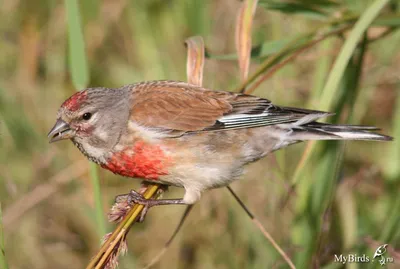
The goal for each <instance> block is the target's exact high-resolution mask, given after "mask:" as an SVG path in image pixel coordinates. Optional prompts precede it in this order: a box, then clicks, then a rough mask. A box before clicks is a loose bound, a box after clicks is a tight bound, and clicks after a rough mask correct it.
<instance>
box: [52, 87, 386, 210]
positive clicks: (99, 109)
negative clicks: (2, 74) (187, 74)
mask: <svg viewBox="0 0 400 269" xmlns="http://www.w3.org/2000/svg"><path fill="white" fill-rule="evenodd" d="M331 115H333V113H329V112H323V111H317V110H309V109H303V108H294V107H285V106H278V105H274V104H273V103H272V102H271V101H269V100H268V99H265V98H260V97H257V96H253V95H248V94H243V93H234V92H229V91H219V90H211V89H207V88H204V87H200V86H196V85H192V84H189V83H186V82H180V81H171V80H157V81H147V82H139V83H135V84H130V85H125V86H122V87H120V88H104V87H94V88H87V89H83V90H81V91H79V92H77V93H75V94H74V95H72V96H71V97H70V98H68V99H67V100H66V101H64V102H63V103H62V105H61V107H60V108H59V110H58V112H57V119H56V123H55V125H54V127H53V128H52V129H51V130H50V132H49V133H48V138H49V141H50V142H55V141H60V140H65V139H70V140H71V141H72V142H73V144H75V146H77V147H78V149H79V150H80V151H81V152H82V153H83V155H85V156H86V157H87V158H88V159H89V160H90V161H93V162H95V163H97V164H98V165H100V166H101V167H102V168H104V169H107V170H109V171H111V172H113V173H114V174H118V175H121V176H124V177H129V178H142V179H143V180H144V181H147V182H153V183H159V184H164V185H167V186H177V187H182V188H184V190H185V193H184V195H183V198H179V199H158V200H155V199H145V198H144V197H142V196H141V195H140V194H139V193H137V192H135V191H131V193H130V195H129V197H130V199H131V200H130V201H133V202H135V203H138V204H142V205H145V206H146V207H151V206H156V205H170V204H183V205H191V204H194V203H196V202H197V201H198V200H199V199H200V197H201V195H202V193H203V192H204V191H207V190H210V189H214V188H220V187H224V186H227V185H229V184H230V183H231V182H233V181H234V180H236V179H238V178H239V177H240V176H241V175H243V174H244V173H245V172H246V168H247V165H248V164H250V163H252V162H255V161H257V160H259V159H261V158H263V157H265V156H266V155H268V154H269V153H271V152H273V151H276V150H279V149H281V148H284V147H287V146H289V145H292V144H295V143H298V142H302V141H309V140H373V141H390V140H392V137H390V136H387V135H382V134H378V133H376V132H373V131H375V130H379V129H378V128H376V127H370V126H359V125H336V124H328V123H322V122H318V120H319V119H321V118H324V117H327V116H331Z"/></svg>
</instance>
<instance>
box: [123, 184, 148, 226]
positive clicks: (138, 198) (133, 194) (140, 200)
mask: <svg viewBox="0 0 400 269" xmlns="http://www.w3.org/2000/svg"><path fill="white" fill-rule="evenodd" d="M127 201H128V203H129V204H132V203H135V204H139V205H144V207H143V209H142V212H141V214H140V218H139V219H138V222H143V221H144V218H145V217H146V215H147V212H148V211H149V208H150V207H151V206H152V205H151V203H150V200H148V199H146V198H144V197H143V195H141V194H140V193H138V192H137V191H135V190H131V191H130V192H129V194H128V197H127Z"/></svg>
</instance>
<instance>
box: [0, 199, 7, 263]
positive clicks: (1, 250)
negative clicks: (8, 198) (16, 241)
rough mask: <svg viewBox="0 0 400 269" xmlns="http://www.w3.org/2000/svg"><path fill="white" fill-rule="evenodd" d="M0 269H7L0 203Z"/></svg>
mask: <svg viewBox="0 0 400 269" xmlns="http://www.w3.org/2000/svg"><path fill="white" fill-rule="evenodd" d="M0 268H3V269H8V264H7V260H6V252H5V244H4V231H3V214H2V211H1V203H0Z"/></svg>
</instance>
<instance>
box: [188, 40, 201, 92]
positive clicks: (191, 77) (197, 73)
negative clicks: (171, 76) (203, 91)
mask: <svg viewBox="0 0 400 269" xmlns="http://www.w3.org/2000/svg"><path fill="white" fill-rule="evenodd" d="M185 44H186V47H187V63H186V73H187V80H188V82H189V83H191V84H194V85H198V86H201V85H202V82H203V69H204V41H203V38H202V37H201V36H193V37H190V38H188V39H186V41H185Z"/></svg>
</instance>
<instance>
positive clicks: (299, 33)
mask: <svg viewBox="0 0 400 269" xmlns="http://www.w3.org/2000/svg"><path fill="white" fill-rule="evenodd" d="M3 2H4V1H3ZM23 2H24V1H22V2H21V3H19V2H15V4H13V3H12V1H8V2H7V1H6V2H5V3H6V4H4V5H1V6H0V13H1V14H2V15H3V16H2V17H0V33H1V34H2V37H4V38H3V40H4V42H3V43H2V50H1V51H0V89H1V90H0V148H1V151H0V200H1V204H2V209H3V218H2V219H3V223H4V232H5V233H6V234H7V236H6V239H7V241H6V242H5V245H6V247H7V262H8V263H9V265H10V267H11V268H28V267H29V268H71V267H74V268H82V267H84V266H85V265H86V264H87V262H88V261H89V259H90V257H91V256H92V254H93V253H95V251H96V250H97V249H98V247H99V237H100V235H102V234H103V233H105V226H106V225H105V222H104V220H105V211H104V209H105V208H108V207H110V206H111V204H112V203H113V198H114V196H115V195H117V194H121V193H126V192H127V191H128V190H130V189H132V188H137V187H138V186H139V180H135V179H128V178H122V177H118V176H115V175H112V174H111V173H109V172H107V171H104V170H101V169H97V168H96V167H95V166H91V168H90V169H89V171H88V175H87V176H86V175H85V176H82V177H80V178H74V179H72V180H71V181H68V183H65V184H63V185H59V186H58V187H57V191H56V194H55V195H53V196H50V197H48V198H46V199H44V200H41V201H40V202H39V203H38V204H37V205H36V206H34V207H33V208H32V209H30V210H28V211H27V212H26V213H25V214H24V215H23V216H22V217H20V218H18V219H17V220H15V221H13V222H8V219H9V216H10V215H12V213H13V212H10V211H9V210H8V209H9V208H11V206H12V205H14V203H16V202H17V201H19V199H20V198H21V197H24V196H25V195H29V194H31V193H32V190H34V189H35V187H36V186H42V185H44V186H46V184H47V183H49V182H48V179H49V178H51V177H53V176H55V175H57V174H58V173H59V172H60V171H61V170H63V169H65V168H66V167H68V166H70V165H72V164H74V163H75V162H78V161H80V160H82V159H83V158H84V157H83V156H81V154H80V153H79V151H78V150H76V148H75V147H73V145H72V144H71V143H68V142H61V143H60V144H50V145H48V144H47V139H46V134H47V131H48V130H49V129H50V128H51V126H52V124H53V123H54V120H55V117H56V111H57V109H58V107H59V105H60V104H61V103H62V102H63V101H64V100H65V99H66V98H67V97H69V96H70V95H72V94H73V93H74V92H75V90H80V89H82V88H84V87H87V86H104V87H119V86H121V85H123V84H127V83H133V82H137V81H141V80H150V79H175V80H186V72H185V63H186V62H185V58H186V50H185V47H184V41H185V40H186V39H187V38H188V37H190V36H194V35H199V34H200V35H202V36H203V38H204V40H205V45H206V48H207V53H208V56H209V57H208V59H207V61H206V63H205V70H204V85H205V86H207V87H211V88H215V89H236V90H237V89H239V84H240V76H239V69H238V66H237V57H236V56H235V46H234V28H233V27H232V25H234V23H235V18H236V12H237V9H238V7H239V5H240V3H241V2H240V1H238V2H235V3H232V1H227V0H221V1H200V0H196V1H185V0H176V1H161V0H151V1H139V2H137V1H107V2H105V1H93V0H91V1H84V2H82V1H76V0H73V1H72V0H66V1H64V2H57V3H56V2H54V1H51V3H50V1H37V2H35V3H34V4H32V3H30V2H29V3H30V4H28V2H24V3H23ZM278 2H279V3H278ZM290 2H291V3H294V2H295V3H296V5H290V3H289V4H281V1H267V0H259V6H258V8H257V11H256V13H255V21H254V25H253V46H252V48H253V49H252V62H251V68H250V72H249V78H250V79H253V80H254V81H257V80H258V79H259V78H260V76H262V75H264V74H266V73H269V72H272V71H273V70H274V68H276V67H277V65H279V64H280V63H282V61H285V60H286V59H289V58H290V57H292V56H293V55H295V54H296V53H297V52H298V51H299V50H301V49H302V48H305V47H309V49H308V50H307V51H303V52H302V53H301V54H299V55H297V57H296V58H295V59H291V61H290V62H289V63H288V64H286V65H285V66H282V67H281V68H279V70H277V71H276V72H275V73H274V74H273V75H272V76H271V77H269V78H268V79H267V80H265V81H264V82H263V83H262V84H261V85H260V86H259V87H258V88H257V89H256V90H255V91H254V92H253V94H255V95H259V96H262V97H266V98H268V99H271V100H272V101H273V102H274V103H276V104H279V105H285V106H297V107H305V108H310V109H326V110H330V111H332V112H336V114H337V115H336V116H334V117H331V118H330V119H327V120H329V121H331V122H335V123H351V124H364V125H374V126H378V127H380V128H382V133H385V134H389V135H392V136H394V137H395V141H393V142H390V143H378V142H346V143H336V142H326V143H325V142H318V143H316V144H315V146H314V147H313V151H311V152H310V155H309V158H308V161H307V162H305V163H304V164H303V165H299V162H300V160H301V158H302V156H303V154H304V151H305V149H306V144H305V143H303V144H297V145H294V146H291V147H289V148H287V149H285V150H283V151H280V152H278V153H277V160H274V159H273V158H271V157H267V158H266V159H264V160H261V161H259V162H257V163H255V164H252V165H251V166H250V167H249V173H248V174H247V175H246V178H245V179H243V180H240V181H238V182H235V183H233V186H232V187H233V189H234V190H235V191H236V192H237V193H238V195H239V196H240V197H241V198H242V199H243V200H244V201H245V203H246V204H247V205H248V207H249V208H250V209H251V210H252V211H254V213H255V215H256V216H257V217H259V218H260V220H261V222H262V223H263V225H264V226H265V227H266V229H267V230H268V231H269V232H270V233H271V234H272V236H273V237H274V239H275V240H276V241H277V242H278V243H279V245H280V246H281V247H282V248H283V249H284V250H285V251H286V252H288V254H289V255H290V256H291V258H292V259H293V260H294V261H295V262H296V265H297V267H298V268H311V267H321V268H343V267H341V266H340V265H338V264H335V263H333V254H340V253H343V254H346V253H350V252H351V253H354V252H356V253H359V254H362V253H366V254H367V255H370V256H372V255H373V251H374V250H375V249H374V246H372V245H370V243H368V242H369V241H366V240H365V239H366V238H371V239H372V240H374V241H376V242H378V243H381V244H384V243H387V244H390V246H392V247H393V248H395V249H399V248H400V245H399V243H398V242H400V234H399V232H398V227H399V225H400V214H399V213H398V212H400V208H399V207H400V199H399V195H398V191H397V190H398V189H399V187H400V169H399V168H398V163H399V162H400V155H399V151H398V148H399V137H400V96H399V85H398V79H397V77H398V75H397V73H398V70H399V68H400V64H399V61H398V60H397V59H398V57H400V53H399V51H398V45H399V44H400V35H399V31H398V30H397V29H398V27H399V25H400V24H399V22H400V9H399V8H398V4H395V3H398V1H392V2H391V4H386V5H385V2H388V1H371V0H368V1H356V0H354V1H325V0H324V1H322V0H320V1H290ZM7 3H8V4H7ZM271 3H272V4H271ZM285 3H286V2H285ZM328 3H335V4H331V5H329V4H328ZM374 25H375V26H379V27H386V26H387V27H393V29H392V30H391V32H389V34H387V35H385V36H382V37H381V36H380V35H381V33H382V31H385V30H382V28H380V29H378V28H375V27H372V26H374ZM342 27H348V29H349V30H348V31H346V32H345V33H339V32H340V31H339V32H338V31H337V30H338V29H339V30H341V29H342ZM366 29H368V31H367V33H368V35H367V36H365V33H366ZM335 31H336V32H335ZM341 31H342V32H344V30H341ZM321 37H324V40H320V41H319V42H316V43H315V44H314V43H313V42H315V40H317V39H318V38H321ZM375 38H377V39H376V40H375V41H373V42H371V40H372V39H375ZM311 45H312V46H311ZM89 74H90V76H89ZM253 74H256V75H255V76H254V77H252V75H253ZM252 83H253V82H250V81H249V80H248V81H247V82H246V85H247V84H249V86H250V87H251V86H252V85H254V84H252ZM297 167H300V168H297ZM99 178H101V179H102V180H101V184H100V182H99ZM293 182H295V183H296V184H293ZM290 185H293V186H294V191H293V192H291V193H290V195H289V197H288V201H287V203H286V205H285V206H282V201H283V200H285V198H287V196H288V188H289V186H290ZM100 187H101V192H100ZM44 190H45V189H44ZM181 195H182V190H177V189H176V188H171V191H170V192H169V193H167V194H166V195H165V196H166V197H167V198H168V197H180V196H181ZM102 198H103V199H102ZM102 201H103V204H102ZM88 208H89V210H87V209H88ZM210 208H211V210H210ZM182 210H183V208H179V207H172V206H171V207H167V208H163V209H158V208H154V209H152V210H151V211H150V213H149V215H148V218H147V219H146V221H145V222H144V223H143V224H140V225H137V226H135V229H134V230H132V231H131V233H130V234H129V238H128V244H129V253H128V257H126V258H124V259H122V260H121V265H120V268H131V267H133V265H134V264H138V265H140V263H141V262H143V263H144V264H145V263H146V262H147V261H149V259H150V257H151V256H152V255H153V254H154V253H156V252H157V251H158V250H160V249H161V246H162V245H163V244H164V243H165V241H166V240H167V238H168V236H169V235H170V234H171V232H172V231H173V229H174V227H175V225H176V223H177V222H178V218H179V217H180V216H181V213H182ZM0 219H1V218H0ZM0 262H1V260H0ZM0 266H2V265H0ZM271 267H276V268H287V265H286V264H285V263H284V262H283V260H282V259H281V257H280V256H279V255H278V254H277V252H276V250H275V249H274V248H273V247H271V245H270V244H269V243H268V242H267V241H266V240H265V239H264V238H263V237H262V236H261V235H260V233H259V232H258V231H257V230H256V229H255V228H254V227H253V225H252V223H251V222H250V221H249V220H247V217H246V216H245V215H244V213H243V212H242V210H241V208H240V207H239V206H238V205H237V204H236V203H235V202H234V201H233V199H231V197H229V194H228V192H227V191H225V190H223V189H221V190H214V191H211V192H209V193H206V194H204V196H203V199H202V200H201V201H200V203H199V204H198V205H196V206H195V207H194V209H193V212H192V213H191V215H190V216H189V217H188V221H187V223H186V224H185V225H184V227H183V231H182V233H181V234H180V235H179V236H178V237H177V239H176V241H175V242H174V243H173V244H172V245H171V249H170V250H168V252H167V255H165V256H164V257H163V259H162V261H161V263H160V264H159V265H158V268H160V269H162V268H257V269H258V268H271ZM359 267H360V268H361V266H359Z"/></svg>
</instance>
